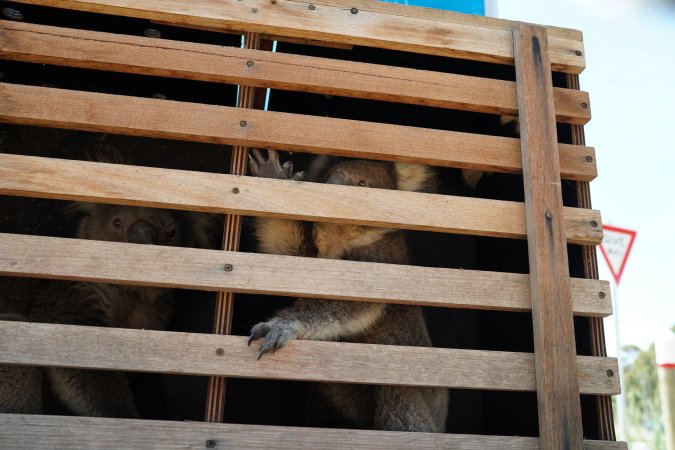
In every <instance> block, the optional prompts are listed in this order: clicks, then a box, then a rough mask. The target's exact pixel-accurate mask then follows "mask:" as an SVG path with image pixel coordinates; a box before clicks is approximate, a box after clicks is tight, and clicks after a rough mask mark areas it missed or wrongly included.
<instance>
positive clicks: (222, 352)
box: [216, 348, 225, 356]
mask: <svg viewBox="0 0 675 450" xmlns="http://www.w3.org/2000/svg"><path fill="white" fill-rule="evenodd" d="M224 354H225V350H223V349H222V348H219V349H218V350H216V355H218V356H223V355H224Z"/></svg>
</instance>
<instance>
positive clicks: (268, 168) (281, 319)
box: [250, 151, 448, 432]
mask: <svg viewBox="0 0 675 450" xmlns="http://www.w3.org/2000/svg"><path fill="white" fill-rule="evenodd" d="M254 155H255V159H253V158H252V159H251V163H250V167H251V171H252V172H253V173H254V174H255V175H258V176H263V177H268V178H281V179H296V180H297V179H299V178H301V176H298V174H295V175H294V174H293V172H292V166H290V165H289V163H286V164H284V165H283V166H282V165H280V164H279V160H278V156H277V155H276V153H275V152H270V153H269V158H264V157H263V156H262V155H261V154H260V152H257V151H256V152H254ZM308 179H310V180H313V181H319V182H324V183H332V184H343V185H351V186H364V187H373V188H380V189H402V190H428V189H431V188H432V187H433V186H434V180H433V174H432V172H431V170H430V169H429V168H427V167H425V166H418V165H414V164H402V163H397V164H392V163H387V162H375V161H361V160H355V161H339V160H336V159H335V158H332V157H318V158H316V160H315V161H314V162H313V163H312V165H311V167H310V171H309V173H308ZM256 223H257V226H256V234H257V238H258V240H259V249H260V251H262V252H265V253H274V254H283V255H298V256H315V257H319V258H329V259H345V260H351V261H370V262H381V263H382V262H383V263H391V264H407V263H408V261H409V260H408V254H407V245H406V241H405V235H404V233H403V232H402V231H400V230H395V229H387V228H374V227H365V226H360V225H351V224H332V223H316V224H309V225H303V223H302V222H295V221H290V220H276V219H275V220H271V219H257V221H256ZM308 249H311V250H312V253H309V252H308ZM257 338H262V339H263V342H262V344H261V346H260V353H259V356H260V357H261V356H262V355H264V354H265V353H267V352H272V351H276V350H277V349H278V348H280V347H283V346H284V345H285V344H286V343H287V342H289V341H290V340H292V339H313V340H344V341H351V342H364V343H373V344H386V345H412V346H424V347H428V346H430V345H431V342H430V339H429V335H428V332H427V329H426V325H425V323H424V319H423V316H422V311H421V309H420V308H419V307H415V306H400V305H386V304H383V303H361V302H346V301H330V300H312V299H298V300H296V301H295V303H294V304H293V305H292V306H290V307H288V308H286V309H283V310H281V311H279V312H278V313H277V314H276V315H275V316H274V317H272V318H271V319H269V320H268V321H267V322H262V323H259V324H258V325H256V326H255V327H253V329H252V330H251V340H254V339H257ZM447 403H448V392H447V390H445V389H435V388H405V387H396V386H357V385H347V384H320V385H317V386H316V387H315V389H313V391H312V393H311V395H310V400H309V403H308V411H309V414H308V417H310V419H311V421H312V423H313V424H314V425H318V426H343V427H359V428H375V429H384V430H400V431H430V432H442V431H443V430H444V428H445V418H446V414H447Z"/></svg>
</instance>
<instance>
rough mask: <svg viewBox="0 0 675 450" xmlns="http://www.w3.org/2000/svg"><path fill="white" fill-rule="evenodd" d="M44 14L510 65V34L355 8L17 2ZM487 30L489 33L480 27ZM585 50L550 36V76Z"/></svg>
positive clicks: (571, 67)
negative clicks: (64, 12) (82, 14)
mask: <svg viewBox="0 0 675 450" xmlns="http://www.w3.org/2000/svg"><path fill="white" fill-rule="evenodd" d="M21 3H31V4H38V5H44V6H54V7H58V8H67V9H74V10H80V11H90V12H98V13H105V14H114V15H121V16H128V17H138V18H144V19H149V20H160V21H164V22H169V23H174V24H177V25H181V24H185V25H197V26H208V27H215V28H221V29H223V30H236V31H252V32H258V33H266V34H276V35H281V36H290V37H297V38H305V39H314V40H320V41H325V40H327V41H335V42H341V43H346V44H353V45H365V46H371V47H382V48H388V49H394V50H403V51H410V52H416V53H426V54H432V55H441V56H450V57H456V58H464V59H473V60H478V61H488V62H496V63H501V64H513V39H512V37H511V35H510V31H509V28H508V26H504V27H493V26H490V24H489V23H486V22H485V21H482V23H480V25H474V24H472V23H471V22H467V21H466V19H463V20H459V21H455V22H451V21H445V20H444V21H440V20H433V19H429V18H421V17H407V16H402V15H397V14H388V13H386V12H385V11H386V10H384V8H382V10H380V11H373V10H372V8H371V10H368V9H365V10H358V8H357V10H355V11H356V12H352V10H351V8H353V7H354V6H343V5H330V4H325V3H312V4H314V8H312V9H310V8H309V4H310V2H299V1H289V0H275V1H274V2H270V1H269V0H247V1H246V2H241V1H238V0H202V1H201V2H199V4H193V5H185V3H184V2H182V1H181V0H142V1H136V0H134V1H131V0H58V1H56V0H21ZM486 25H487V26H486ZM583 50H584V49H583V43H582V42H581V41H580V40H579V39H574V38H570V37H569V36H565V37H562V36H554V37H553V38H552V42H551V64H552V67H553V69H554V70H560V71H563V72H569V73H580V72H581V71H582V70H583V68H584V66H585V58H584V51H583Z"/></svg>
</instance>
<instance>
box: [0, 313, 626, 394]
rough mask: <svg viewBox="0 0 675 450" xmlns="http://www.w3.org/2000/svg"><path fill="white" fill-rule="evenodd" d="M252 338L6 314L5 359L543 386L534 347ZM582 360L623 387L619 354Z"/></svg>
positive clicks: (1, 359) (0, 326) (600, 382)
mask: <svg viewBox="0 0 675 450" xmlns="http://www.w3.org/2000/svg"><path fill="white" fill-rule="evenodd" d="M247 341H248V337H247V336H218V335H212V334H196V333H176V332H168V331H150V330H134V329H120V328H102V327H83V326H76V325H58V324H42V323H27V322H7V321H0V363H2V364H5V363H6V364H29V365H34V366H67V367H76V368H82V369H94V368H96V369H103V370H123V371H131V372H156V373H168V374H182V375H221V376H228V377H242V378H258V379H275V380H300V381H322V382H323V381H328V382H344V383H358V384H382V385H400V386H434V387H448V388H458V389H490V390H504V391H534V390H535V388H536V384H535V375H534V355H532V354H531V353H515V352H495V351H484V350H457V349H447V348H431V347H404V346H391V345H375V344H355V343H347V342H325V341H300V340H295V341H292V342H290V343H289V344H288V345H287V346H285V347H284V348H282V349H280V350H277V352H276V353H274V354H273V355H266V356H265V358H263V359H261V360H258V357H257V348H256V346H255V345H251V346H250V347H249V346H247V345H246V344H247ZM219 349H222V352H220V351H218V350H219ZM221 353H222V355H221ZM578 361H579V363H578V364H579V380H580V387H581V393H582V394H616V393H617V392H618V390H619V386H618V382H617V377H616V376H614V377H609V376H607V371H608V370H612V371H614V372H615V373H617V370H618V369H617V361H616V359H613V358H597V357H594V356H580V357H578ZM577 395H578V393H577Z"/></svg>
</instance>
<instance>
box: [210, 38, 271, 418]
mask: <svg viewBox="0 0 675 450" xmlns="http://www.w3.org/2000/svg"><path fill="white" fill-rule="evenodd" d="M264 47H266V48H268V50H271V49H272V48H271V47H272V43H271V42H266V43H263V41H262V39H261V37H260V35H259V34H258V33H245V34H244V48H246V49H262V48H264ZM265 94H266V92H265V90H263V89H257V88H254V87H251V86H239V88H238V96H237V108H256V109H263V108H264V105H265ZM248 151H249V149H248V147H243V146H235V147H233V148H232V154H231V158H230V172H229V173H230V174H231V175H246V166H247V163H248ZM241 219H242V218H241V216H238V215H233V214H226V215H225V226H224V228H223V241H222V247H221V248H222V249H223V250H226V251H237V250H239V240H240V237H241ZM233 317H234V292H232V291H219V292H218V294H217V296H216V307H215V310H214V314H213V333H214V334H230V333H231V332H232V319H233ZM226 390H227V380H226V378H224V377H209V380H208V383H207V387H206V407H205V411H204V420H205V421H207V422H222V421H223V414H224V409H225V394H226Z"/></svg>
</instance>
